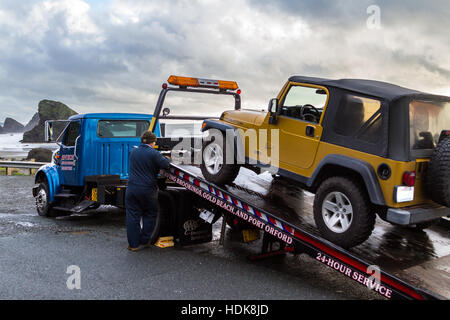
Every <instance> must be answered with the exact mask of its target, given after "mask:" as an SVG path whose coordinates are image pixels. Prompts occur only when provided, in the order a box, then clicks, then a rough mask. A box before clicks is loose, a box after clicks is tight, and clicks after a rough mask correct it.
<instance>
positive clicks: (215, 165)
mask: <svg viewBox="0 0 450 320" xmlns="http://www.w3.org/2000/svg"><path fill="white" fill-rule="evenodd" d="M226 152H227V150H226V148H224V146H223V143H222V141H216V140H213V141H205V142H204V143H203V148H202V163H201V165H200V169H201V170H202V174H203V176H204V177H205V178H206V180H208V181H211V182H212V183H215V184H217V185H225V184H230V183H231V182H233V181H234V179H236V177H237V175H238V173H239V165H237V164H234V163H231V164H227V163H226V161H225V159H227V157H226Z"/></svg>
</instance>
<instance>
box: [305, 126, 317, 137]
mask: <svg viewBox="0 0 450 320" xmlns="http://www.w3.org/2000/svg"><path fill="white" fill-rule="evenodd" d="M315 129H316V128H314V127H313V126H306V130H305V131H306V132H305V134H306V135H307V136H308V137H314V132H315Z"/></svg>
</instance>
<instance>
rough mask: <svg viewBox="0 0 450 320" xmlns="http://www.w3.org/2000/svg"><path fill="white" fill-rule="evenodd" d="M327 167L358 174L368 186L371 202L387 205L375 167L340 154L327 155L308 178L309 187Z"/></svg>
mask: <svg viewBox="0 0 450 320" xmlns="http://www.w3.org/2000/svg"><path fill="white" fill-rule="evenodd" d="M326 165H336V166H339V167H344V168H347V169H350V170H352V171H354V172H356V173H358V174H359V175H360V176H361V178H362V179H363V181H364V183H365V185H366V188H367V192H368V194H369V197H370V201H371V202H372V203H374V204H376V205H381V206H384V205H386V202H385V200H384V195H383V192H382V190H381V186H380V183H379V181H378V178H377V174H376V172H375V170H374V169H373V167H372V166H371V165H370V164H369V163H368V162H366V161H363V160H359V159H354V158H351V157H347V156H343V155H340V154H330V155H327V156H326V157H325V158H323V159H322V161H320V163H319V165H318V166H317V168H316V169H315V170H314V173H313V174H312V176H311V177H310V178H308V180H307V182H306V184H307V186H308V187H311V186H312V185H313V184H314V183H315V182H316V179H317V177H318V176H319V174H320V172H321V170H322V169H323V168H324V167H325V166H326Z"/></svg>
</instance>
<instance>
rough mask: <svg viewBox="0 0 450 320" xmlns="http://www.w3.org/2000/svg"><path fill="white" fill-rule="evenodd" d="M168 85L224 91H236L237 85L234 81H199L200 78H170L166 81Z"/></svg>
mask: <svg viewBox="0 0 450 320" xmlns="http://www.w3.org/2000/svg"><path fill="white" fill-rule="evenodd" d="M167 82H168V83H170V84H173V85H176V86H182V87H198V88H218V89H225V90H237V89H238V85H237V83H236V81H225V80H211V79H200V78H189V77H179V76H170V77H169V79H168V80H167Z"/></svg>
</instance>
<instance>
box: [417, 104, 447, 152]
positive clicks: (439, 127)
mask: <svg viewBox="0 0 450 320" xmlns="http://www.w3.org/2000/svg"><path fill="white" fill-rule="evenodd" d="M409 119H410V121H409V129H410V130H409V132H410V148H411V154H412V155H413V156H416V157H420V156H428V155H431V152H432V150H433V149H434V148H435V147H436V146H437V144H438V142H439V137H440V135H441V132H442V131H443V130H448V129H450V102H445V101H433V100H412V101H411V102H410V104H409Z"/></svg>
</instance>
